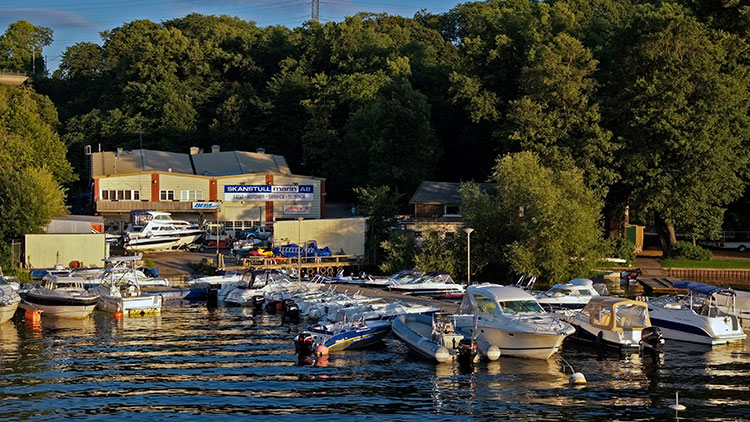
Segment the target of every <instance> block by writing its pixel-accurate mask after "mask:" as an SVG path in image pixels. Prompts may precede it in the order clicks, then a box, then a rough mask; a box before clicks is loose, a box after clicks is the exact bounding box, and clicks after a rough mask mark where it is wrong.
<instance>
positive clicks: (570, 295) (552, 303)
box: [531, 278, 606, 310]
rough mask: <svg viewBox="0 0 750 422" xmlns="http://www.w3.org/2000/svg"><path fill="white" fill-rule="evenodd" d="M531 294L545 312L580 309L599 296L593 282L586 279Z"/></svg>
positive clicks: (575, 279) (574, 280)
mask: <svg viewBox="0 0 750 422" xmlns="http://www.w3.org/2000/svg"><path fill="white" fill-rule="evenodd" d="M604 288H605V289H606V286H604ZM531 294H532V295H533V296H534V297H535V298H536V301H537V302H539V304H540V305H542V307H543V308H545V309H547V310H554V309H581V308H583V307H584V306H586V304H587V303H589V300H591V298H593V297H598V296H600V293H599V291H598V290H596V289H595V288H594V282H593V281H592V280H590V279H588V278H574V279H573V280H570V281H569V282H567V283H562V284H555V285H554V286H552V288H550V289H549V290H547V291H545V292H541V291H532V292H531Z"/></svg>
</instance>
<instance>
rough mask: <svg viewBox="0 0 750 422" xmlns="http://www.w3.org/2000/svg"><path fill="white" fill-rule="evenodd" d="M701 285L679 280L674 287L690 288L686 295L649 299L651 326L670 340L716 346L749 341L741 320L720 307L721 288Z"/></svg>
mask: <svg viewBox="0 0 750 422" xmlns="http://www.w3.org/2000/svg"><path fill="white" fill-rule="evenodd" d="M691 284H692V286H691ZM700 284H702V283H691V282H679V281H678V282H675V283H674V287H675V288H678V289H684V288H686V289H688V291H689V293H688V295H687V296H679V295H675V296H662V297H659V298H656V299H648V311H649V315H650V317H651V323H652V324H653V325H654V326H656V327H659V328H660V329H661V331H662V333H663V334H664V338H666V339H667V340H678V341H686V342H691V343H700V344H710V345H712V346H715V345H719V344H726V343H732V342H737V341H742V340H744V339H745V338H747V334H745V333H744V332H743V331H742V326H741V325H740V320H739V318H738V317H737V316H736V315H731V314H729V313H726V312H724V311H723V310H722V309H721V308H720V307H719V306H718V304H717V301H716V296H714V295H713V293H716V291H717V289H718V288H716V287H714V286H708V285H704V286H708V287H709V288H705V287H703V286H701V285H700ZM693 293H696V294H695V295H694V294H693Z"/></svg>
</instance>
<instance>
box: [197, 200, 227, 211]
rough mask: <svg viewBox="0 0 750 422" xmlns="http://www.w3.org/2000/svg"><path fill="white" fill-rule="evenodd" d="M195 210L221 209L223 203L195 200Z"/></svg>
mask: <svg viewBox="0 0 750 422" xmlns="http://www.w3.org/2000/svg"><path fill="white" fill-rule="evenodd" d="M193 209H194V210H220V209H221V204H220V203H218V202H193Z"/></svg>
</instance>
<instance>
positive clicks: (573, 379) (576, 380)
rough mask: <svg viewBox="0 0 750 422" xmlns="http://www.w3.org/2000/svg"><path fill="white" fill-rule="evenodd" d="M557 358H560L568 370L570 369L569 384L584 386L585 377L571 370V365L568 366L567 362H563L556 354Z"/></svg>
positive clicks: (562, 359)
mask: <svg viewBox="0 0 750 422" xmlns="http://www.w3.org/2000/svg"><path fill="white" fill-rule="evenodd" d="M557 356H558V357H559V358H560V360H561V361H563V362H564V363H565V364H566V365H568V368H570V372H571V374H570V383H571V384H573V385H584V384H586V377H585V376H583V374H582V373H581V372H576V371H575V370H574V369H573V365H571V364H569V363H568V361H567V360H565V358H563V357H562V355H560V354H559V353H558V354H557Z"/></svg>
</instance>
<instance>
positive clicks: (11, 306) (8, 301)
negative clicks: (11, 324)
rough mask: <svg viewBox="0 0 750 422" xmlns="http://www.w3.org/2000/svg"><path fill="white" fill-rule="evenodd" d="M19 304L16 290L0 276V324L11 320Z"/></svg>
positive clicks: (19, 300)
mask: <svg viewBox="0 0 750 422" xmlns="http://www.w3.org/2000/svg"><path fill="white" fill-rule="evenodd" d="M20 302H21V297H20V296H19V295H18V293H17V292H16V289H14V288H13V286H11V285H10V283H8V282H7V281H5V278H4V277H2V275H1V274H0V324H2V323H4V322H7V321H8V320H10V319H11V318H13V315H14V314H15V313H16V309H18V304H19V303H20Z"/></svg>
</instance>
